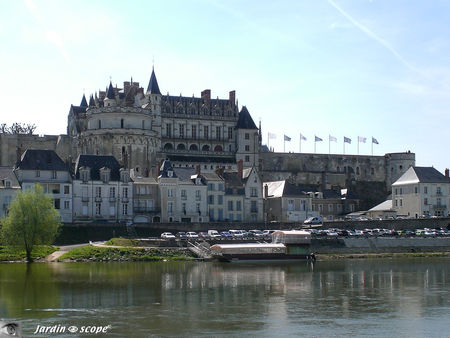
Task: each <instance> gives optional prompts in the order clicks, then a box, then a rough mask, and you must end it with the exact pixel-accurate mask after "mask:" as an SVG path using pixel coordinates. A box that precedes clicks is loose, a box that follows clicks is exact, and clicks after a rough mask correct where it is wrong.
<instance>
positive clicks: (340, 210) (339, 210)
mask: <svg viewBox="0 0 450 338" xmlns="http://www.w3.org/2000/svg"><path fill="white" fill-rule="evenodd" d="M336 211H337V212H339V213H341V212H342V205H341V204H338V205H336Z"/></svg>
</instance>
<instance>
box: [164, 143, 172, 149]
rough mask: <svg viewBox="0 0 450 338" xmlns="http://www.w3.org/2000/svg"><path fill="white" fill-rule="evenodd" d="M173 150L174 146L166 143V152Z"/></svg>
mask: <svg viewBox="0 0 450 338" xmlns="http://www.w3.org/2000/svg"><path fill="white" fill-rule="evenodd" d="M172 149H173V146H172V144H171V143H166V144H165V145H164V150H172Z"/></svg>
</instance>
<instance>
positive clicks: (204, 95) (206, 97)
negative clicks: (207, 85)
mask: <svg viewBox="0 0 450 338" xmlns="http://www.w3.org/2000/svg"><path fill="white" fill-rule="evenodd" d="M202 100H204V101H205V102H206V104H207V105H208V106H209V104H210V102H211V89H205V90H204V91H202Z"/></svg>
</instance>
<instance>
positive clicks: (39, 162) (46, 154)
mask: <svg viewBox="0 0 450 338" xmlns="http://www.w3.org/2000/svg"><path fill="white" fill-rule="evenodd" d="M16 169H20V170H56V171H70V168H69V167H68V166H67V165H66V164H65V163H64V161H63V160H62V159H61V158H60V157H59V156H58V154H56V152H55V151H54V150H41V149H27V150H26V151H25V152H24V153H23V155H22V158H21V159H20V161H19V162H18V163H17V165H16Z"/></svg>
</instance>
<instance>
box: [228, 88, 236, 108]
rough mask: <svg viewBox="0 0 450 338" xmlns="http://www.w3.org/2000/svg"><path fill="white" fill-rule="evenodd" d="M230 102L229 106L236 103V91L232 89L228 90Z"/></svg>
mask: <svg viewBox="0 0 450 338" xmlns="http://www.w3.org/2000/svg"><path fill="white" fill-rule="evenodd" d="M229 100H230V102H231V106H232V107H234V106H235V105H236V91H235V90H232V91H231V92H230V98H229Z"/></svg>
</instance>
